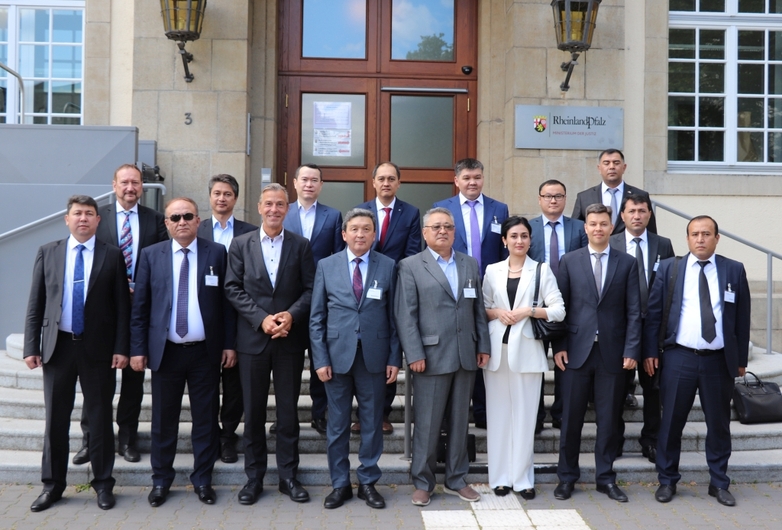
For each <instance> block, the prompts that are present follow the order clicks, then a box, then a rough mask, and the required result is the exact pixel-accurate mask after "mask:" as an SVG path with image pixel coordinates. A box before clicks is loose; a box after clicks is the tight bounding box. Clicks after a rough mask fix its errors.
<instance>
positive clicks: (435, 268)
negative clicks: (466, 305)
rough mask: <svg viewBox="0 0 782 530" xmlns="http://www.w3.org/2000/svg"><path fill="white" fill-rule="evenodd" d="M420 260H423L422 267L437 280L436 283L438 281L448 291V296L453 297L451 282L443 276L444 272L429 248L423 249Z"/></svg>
mask: <svg viewBox="0 0 782 530" xmlns="http://www.w3.org/2000/svg"><path fill="white" fill-rule="evenodd" d="M421 261H423V264H424V268H425V269H426V270H427V271H428V272H429V274H431V275H432V277H434V279H435V280H437V283H439V284H440V285H441V286H442V288H443V289H445V292H446V293H448V296H450V297H451V298H453V291H451V284H450V283H448V278H446V277H445V273H444V272H443V271H442V269H441V268H440V264H439V263H437V262H436V261H435V259H434V256H432V253H431V252H430V251H429V250H425V251H424V252H423V253H422V254H421ZM457 270H458V262H457Z"/></svg>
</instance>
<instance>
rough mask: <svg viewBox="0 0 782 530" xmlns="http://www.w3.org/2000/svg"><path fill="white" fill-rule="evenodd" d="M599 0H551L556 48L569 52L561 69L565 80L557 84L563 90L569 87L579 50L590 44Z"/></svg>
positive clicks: (583, 49)
mask: <svg viewBox="0 0 782 530" xmlns="http://www.w3.org/2000/svg"><path fill="white" fill-rule="evenodd" d="M600 2H601V0H582V1H577V0H553V1H552V2H551V7H552V8H553V9H554V31H555V32H556V34H557V48H559V49H560V50H563V51H566V52H570V61H569V62H564V63H562V66H561V68H562V71H563V72H567V77H565V82H564V83H562V84H561V85H559V88H560V89H562V91H563V92H567V90H568V89H569V88H570V76H571V75H572V74H573V68H574V67H575V66H576V65H577V64H578V63H577V62H576V60H577V59H578V56H579V54H580V53H581V52H585V51H587V50H588V49H589V47H590V46H592V35H594V33H595V20H597V8H598V7H599V6H600Z"/></svg>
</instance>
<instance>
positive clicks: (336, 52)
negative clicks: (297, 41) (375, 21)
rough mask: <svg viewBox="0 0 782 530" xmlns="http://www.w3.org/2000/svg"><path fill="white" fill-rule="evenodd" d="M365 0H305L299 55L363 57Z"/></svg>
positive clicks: (345, 57) (328, 57) (327, 57)
mask: <svg viewBox="0 0 782 530" xmlns="http://www.w3.org/2000/svg"><path fill="white" fill-rule="evenodd" d="M366 42H367V2H366V0H304V20H303V31H302V47H301V48H302V53H301V55H302V57H311V58H319V59H366V56H367V52H366Z"/></svg>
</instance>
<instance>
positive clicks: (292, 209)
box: [259, 201, 318, 244]
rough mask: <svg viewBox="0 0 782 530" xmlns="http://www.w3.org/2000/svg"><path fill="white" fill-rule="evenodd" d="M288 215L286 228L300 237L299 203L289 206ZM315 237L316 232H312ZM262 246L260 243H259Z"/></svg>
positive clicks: (316, 216) (316, 217) (295, 202)
mask: <svg viewBox="0 0 782 530" xmlns="http://www.w3.org/2000/svg"><path fill="white" fill-rule="evenodd" d="M288 208H289V209H288V214H287V215H286V216H285V217H286V219H288V226H287V227H286V228H287V229H288V230H292V231H293V232H294V233H296V234H298V235H302V231H301V219H299V202H298V201H294V202H292V203H290V204H289V205H288ZM315 222H316V223H317V222H318V212H317V210H316V211H315ZM312 233H313V235H314V234H315V230H314V229H313V231H312ZM259 244H260V242H259Z"/></svg>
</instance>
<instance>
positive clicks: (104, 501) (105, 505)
mask: <svg viewBox="0 0 782 530" xmlns="http://www.w3.org/2000/svg"><path fill="white" fill-rule="evenodd" d="M97 493H98V508H100V509H101V510H111V509H112V508H114V505H115V504H117V501H116V499H115V498H114V493H112V491H111V490H98V492H97Z"/></svg>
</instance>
